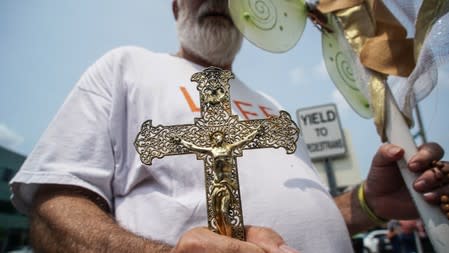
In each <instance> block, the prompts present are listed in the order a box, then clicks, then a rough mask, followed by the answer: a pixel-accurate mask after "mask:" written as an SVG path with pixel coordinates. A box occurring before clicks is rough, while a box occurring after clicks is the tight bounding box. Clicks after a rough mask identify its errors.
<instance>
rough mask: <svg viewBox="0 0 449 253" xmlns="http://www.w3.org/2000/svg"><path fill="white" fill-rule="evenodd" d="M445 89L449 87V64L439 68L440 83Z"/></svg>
mask: <svg viewBox="0 0 449 253" xmlns="http://www.w3.org/2000/svg"><path fill="white" fill-rule="evenodd" d="M437 86H440V87H441V88H443V89H448V88H449V65H445V66H444V67H441V68H439V69H438V84H437Z"/></svg>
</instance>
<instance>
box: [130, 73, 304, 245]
mask: <svg viewBox="0 0 449 253" xmlns="http://www.w3.org/2000/svg"><path fill="white" fill-rule="evenodd" d="M233 77H234V76H233V74H232V73H231V72H230V71H228V70H221V69H219V68H215V67H209V68H207V69H205V70H203V71H202V72H198V73H195V74H194V75H193V76H192V79H191V80H192V81H194V82H197V83H198V86H197V89H198V91H199V92H200V106H201V117H199V118H195V119H194V124H191V125H187V124H186V125H175V126H161V125H158V126H153V125H152V124H151V120H148V121H146V122H144V123H143V124H142V127H141V131H140V132H139V134H138V135H137V137H136V140H135V142H134V145H135V147H136V150H137V152H138V153H139V155H140V159H141V160H142V162H143V163H145V164H147V165H151V161H152V160H153V159H154V158H159V159H160V158H162V157H164V156H168V155H180V154H192V153H194V154H196V156H197V159H198V160H203V161H204V174H205V184H206V201H207V202H206V203H207V217H208V225H209V229H210V230H212V231H214V232H216V233H219V234H222V235H227V236H231V237H233V238H237V239H240V240H245V229H244V224H243V214H242V205H241V198H240V188H239V180H238V170H237V161H236V158H237V157H239V156H242V151H243V150H244V149H259V148H280V147H282V148H284V149H285V150H286V151H287V153H288V154H291V153H293V152H294V151H295V150H296V141H297V140H298V135H299V129H298V127H297V126H296V124H295V123H294V122H293V121H292V119H291V117H290V115H289V114H288V113H287V112H285V111H280V113H279V116H273V117H270V118H268V119H257V120H244V121H239V120H238V116H237V115H232V112H231V102H230V101H231V100H230V86H229V80H230V79H231V78H233Z"/></svg>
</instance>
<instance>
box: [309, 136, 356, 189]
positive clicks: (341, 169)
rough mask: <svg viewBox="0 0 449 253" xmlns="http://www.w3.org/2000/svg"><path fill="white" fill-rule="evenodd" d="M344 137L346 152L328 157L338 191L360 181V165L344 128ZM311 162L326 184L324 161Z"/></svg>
mask: <svg viewBox="0 0 449 253" xmlns="http://www.w3.org/2000/svg"><path fill="white" fill-rule="evenodd" d="M344 138H345V143H346V148H347V150H346V154H345V155H344V156H340V157H336V158H330V163H331V164H332V170H333V172H334V175H335V183H336V185H337V191H338V192H340V193H341V192H344V191H345V190H346V189H348V188H352V187H354V186H355V185H357V184H359V183H360V182H361V181H362V176H361V171H360V166H359V163H358V161H357V157H356V155H355V153H354V150H353V147H352V140H351V134H350V133H349V132H348V131H346V130H344ZM313 164H314V165H315V167H316V168H317V170H318V172H319V174H320V177H321V179H322V181H323V182H326V183H327V184H328V182H329V180H328V178H327V173H326V170H325V163H324V161H323V160H317V161H313ZM328 186H329V185H328Z"/></svg>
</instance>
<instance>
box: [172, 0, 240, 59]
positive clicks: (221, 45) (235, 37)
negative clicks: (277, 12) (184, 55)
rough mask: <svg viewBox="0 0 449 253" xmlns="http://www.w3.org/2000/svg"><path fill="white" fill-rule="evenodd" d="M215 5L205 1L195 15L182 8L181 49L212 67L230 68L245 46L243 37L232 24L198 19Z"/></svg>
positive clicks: (213, 19) (179, 25) (179, 17)
mask: <svg viewBox="0 0 449 253" xmlns="http://www.w3.org/2000/svg"><path fill="white" fill-rule="evenodd" d="M208 3H213V1H206V2H205V3H204V4H203V5H201V7H200V8H199V10H198V11H197V12H196V13H197V14H196V15H193V14H192V13H193V12H192V11H189V10H187V9H186V8H179V13H178V19H177V22H176V28H177V32H178V37H179V42H180V43H181V47H183V48H184V49H185V50H187V51H188V52H189V53H191V54H193V55H195V56H197V57H199V58H201V59H203V60H205V61H207V62H209V63H211V64H212V65H217V66H225V65H231V64H232V61H233V60H234V58H235V56H236V55H237V53H238V51H239V50H240V47H241V45H242V38H243V36H242V35H241V33H240V32H239V31H238V30H237V28H236V27H235V26H234V25H232V24H231V22H230V21H229V20H225V19H224V18H210V17H209V18H205V19H203V21H202V22H201V23H200V22H199V16H201V14H202V13H205V11H206V10H210V8H211V5H213V4H208Z"/></svg>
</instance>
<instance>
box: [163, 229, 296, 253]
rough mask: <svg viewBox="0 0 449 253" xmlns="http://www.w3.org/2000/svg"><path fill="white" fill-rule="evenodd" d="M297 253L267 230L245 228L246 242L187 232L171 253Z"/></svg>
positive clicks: (211, 233) (213, 234) (277, 235)
mask: <svg viewBox="0 0 449 253" xmlns="http://www.w3.org/2000/svg"><path fill="white" fill-rule="evenodd" d="M208 252H220V253H226V252H230V253H231V252H232V253H299V252H298V251H296V250H294V249H292V248H290V247H288V246H287V245H286V244H285V242H284V240H283V239H282V237H281V236H280V235H279V234H277V233H276V232H274V231H273V230H271V229H269V228H263V227H254V226H247V227H246V242H243V241H240V240H237V239H233V238H230V237H226V236H222V235H218V234H216V233H214V232H212V231H210V230H208V229H207V228H204V227H200V228H194V229H191V230H189V231H187V232H186V233H185V234H183V235H182V237H181V239H179V241H178V243H177V245H176V246H175V248H174V249H173V250H172V251H171V253H208Z"/></svg>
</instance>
